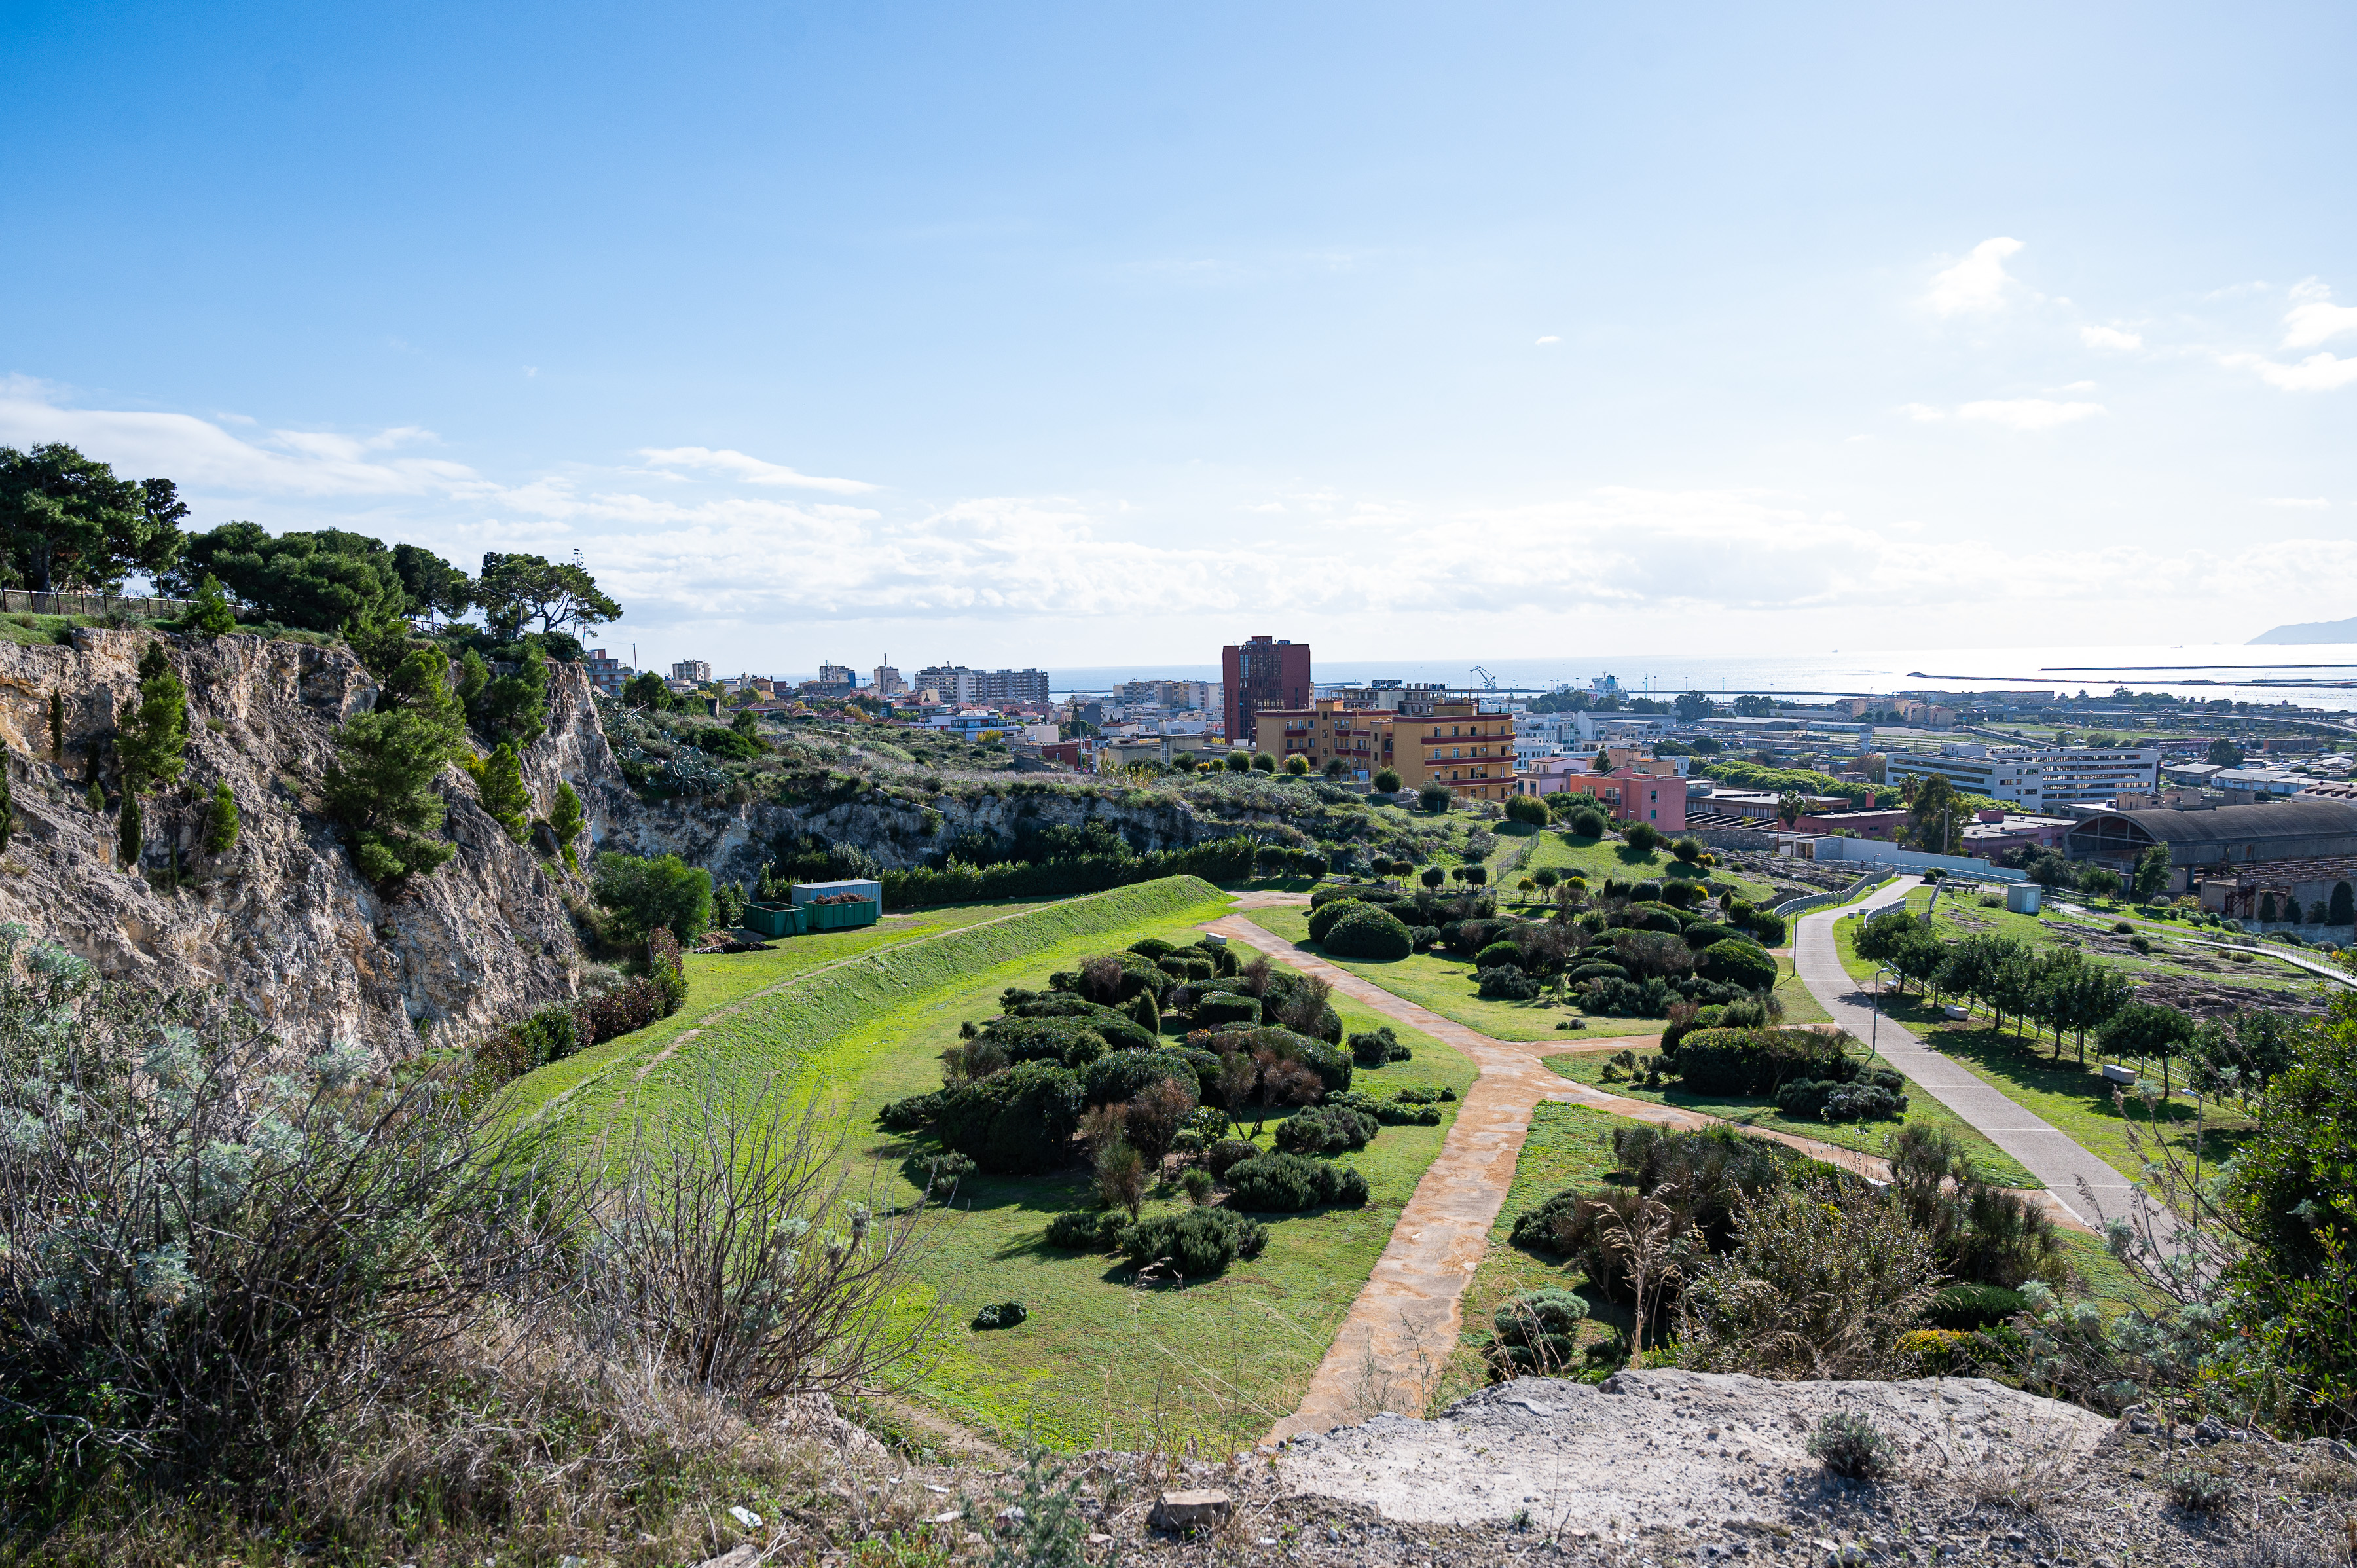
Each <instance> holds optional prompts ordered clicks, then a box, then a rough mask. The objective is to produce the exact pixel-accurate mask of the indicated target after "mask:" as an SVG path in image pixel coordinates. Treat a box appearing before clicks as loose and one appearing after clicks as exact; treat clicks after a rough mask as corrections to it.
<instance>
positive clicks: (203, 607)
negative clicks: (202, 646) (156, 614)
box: [180, 572, 237, 642]
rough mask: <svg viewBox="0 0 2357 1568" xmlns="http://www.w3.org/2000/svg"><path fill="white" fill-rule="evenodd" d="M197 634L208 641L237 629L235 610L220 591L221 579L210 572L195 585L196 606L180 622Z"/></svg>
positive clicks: (227, 597) (225, 595)
mask: <svg viewBox="0 0 2357 1568" xmlns="http://www.w3.org/2000/svg"><path fill="white" fill-rule="evenodd" d="M180 624H181V625H182V626H184V627H186V628H188V630H190V631H192V632H194V633H195V634H196V635H197V636H199V637H201V638H203V639H205V640H206V641H207V642H210V641H211V640H212V639H215V638H217V637H226V636H228V635H229V634H230V633H231V632H232V631H235V630H236V629H237V612H236V611H235V610H232V609H231V608H230V606H229V596H228V595H227V594H225V593H223V592H222V591H221V579H220V578H218V577H216V576H214V575H212V574H211V573H210V572H208V573H206V574H205V580H204V581H203V582H201V583H199V584H198V585H197V606H196V608H194V609H192V610H190V611H189V612H188V616H187V618H185V619H183V620H182V621H181V623H180Z"/></svg>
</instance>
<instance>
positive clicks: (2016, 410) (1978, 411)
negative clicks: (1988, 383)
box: [1956, 397, 2104, 430]
mask: <svg viewBox="0 0 2357 1568" xmlns="http://www.w3.org/2000/svg"><path fill="white" fill-rule="evenodd" d="M2103 412H2104V405H2103V404H2102V403H2055V402H2053V401H2052V400H2051V399H2049V398H2042V397H2016V398H1984V399H1983V400H1981V401H1980V402H1978V403H1965V404H1964V406H1963V407H1961V408H1959V409H1957V410H1956V417H1957V418H1958V419H1975V420H1979V421H1980V422H1982V423H1983V424H2001V425H2003V426H2005V427H2006V428H2007V430H2052V429H2054V428H2055V427H2057V426H2058V425H2064V424H2076V423H2077V422H2078V421H2080V420H2082V419H2092V418H2093V417H2094V416H2095V415H2096V414H2099V413H2103Z"/></svg>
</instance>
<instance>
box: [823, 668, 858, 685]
mask: <svg viewBox="0 0 2357 1568" xmlns="http://www.w3.org/2000/svg"><path fill="white" fill-rule="evenodd" d="M818 683H819V684H820V685H822V686H856V685H858V684H859V671H856V670H854V669H853V668H852V667H851V666H850V665H848V664H821V665H820V666H819V667H818Z"/></svg>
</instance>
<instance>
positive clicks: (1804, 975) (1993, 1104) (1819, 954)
mask: <svg viewBox="0 0 2357 1568" xmlns="http://www.w3.org/2000/svg"><path fill="white" fill-rule="evenodd" d="M1922 885H1923V884H1922V879H1921V877H1914V876H1908V877H1901V878H1900V879H1899V880H1898V881H1895V882H1892V883H1890V884H1889V885H1888V886H1883V887H1879V888H1877V889H1876V890H1875V891H1874V892H1873V893H1871V894H1869V895H1867V898H1866V901H1865V903H1863V904H1862V905H1852V906H1850V907H1849V908H1846V909H1842V910H1826V911H1825V912H1824V913H1822V914H1815V915H1804V916H1803V917H1802V918H1801V922H1800V924H1799V926H1798V927H1797V928H1796V929H1794V931H1793V935H1792V967H1793V969H1794V970H1795V971H1796V972H1798V973H1799V974H1800V977H1801V983H1803V985H1806V986H1807V987H1808V988H1809V993H1810V994H1811V995H1813V996H1814V997H1815V998H1816V999H1817V1001H1818V1002H1819V1003H1820V1004H1823V1005H1824V1009H1825V1011H1826V1012H1828V1013H1830V1014H1832V1015H1833V1020H1834V1022H1835V1024H1837V1025H1839V1026H1841V1027H1843V1028H1845V1029H1847V1030H1848V1031H1849V1032H1850V1033H1851V1034H1853V1035H1856V1036H1857V1037H1858V1038H1859V1039H1861V1040H1871V1041H1873V1043H1874V1047H1875V1048H1876V1049H1877V1050H1878V1051H1880V1052H1881V1053H1882V1055H1883V1057H1884V1058H1886V1059H1887V1060H1889V1063H1890V1065H1891V1066H1893V1067H1895V1068H1897V1069H1899V1070H1900V1072H1901V1073H1904V1074H1905V1075H1906V1076H1907V1079H1908V1080H1909V1081H1910V1082H1911V1083H1912V1084H1914V1085H1915V1086H1916V1087H1917V1088H1919V1089H1921V1090H1923V1092H1925V1093H1926V1094H1929V1095H1930V1096H1931V1097H1932V1099H1934V1100H1936V1101H1939V1102H1940V1103H1941V1104H1943V1105H1944V1106H1946V1107H1947V1108H1948V1109H1949V1110H1951V1111H1953V1112H1955V1113H1956V1114H1957V1115H1958V1116H1960V1117H1962V1118H1964V1121H1965V1122H1969V1123H1971V1124H1972V1126H1973V1127H1974V1128H1975V1129H1976V1130H1977V1131H1979V1132H1981V1133H1985V1134H1986V1136H1987V1138H1988V1140H1989V1142H1991V1143H1993V1144H1996V1146H1997V1147H1998V1148H2000V1149H2003V1150H2004V1151H2005V1152H2006V1153H2007V1154H2008V1155H2012V1156H2013V1157H2014V1158H2015V1159H2017V1160H2019V1161H2020V1162H2021V1163H2022V1164H2023V1165H2027V1166H2028V1167H2029V1170H2030V1173H2031V1174H2032V1175H2034V1176H2037V1177H2038V1179H2039V1180H2040V1181H2042V1182H2044V1183H2045V1184H2046V1187H2047V1190H2048V1191H2050V1193H2052V1194H2053V1195H2054V1197H2055V1198H2056V1199H2057V1200H2058V1201H2060V1203H2061V1205H2062V1207H2063V1208H2067V1209H2069V1210H2070V1211H2071V1213H2072V1215H2073V1216H2075V1217H2076V1218H2077V1219H2079V1220H2080V1221H2081V1222H2082V1223H2083V1224H2085V1225H2087V1226H2089V1227H2091V1228H2098V1227H2100V1225H2101V1223H2102V1220H2101V1219H2100V1217H2099V1216H2098V1215H2097V1214H2096V1213H2095V1212H2093V1209H2091V1208H2089V1206H2088V1202H2087V1197H2086V1195H2085V1194H2083V1192H2082V1191H2081V1184H2082V1183H2084V1184H2085V1186H2086V1187H2088V1188H2090V1189H2092V1190H2093V1195H2094V1199H2095V1205H2096V1207H2098V1208H2101V1209H2102V1211H2103V1213H2104V1214H2105V1215H2120V1214H2126V1213H2127V1212H2128V1208H2129V1200H2128V1192H2129V1183H2128V1179H2127V1177H2126V1176H2122V1175H2121V1174H2120V1173H2119V1172H2117V1171H2115V1170H2114V1169H2113V1168H2112V1167H2111V1166H2110V1165H2106V1164H2104V1162H2103V1161H2102V1160H2099V1159H2097V1158H2096V1157H2095V1156H2094V1155H2093V1154H2091V1153H2089V1152H2088V1151H2087V1150H2086V1149H2085V1148H2083V1146H2081V1145H2080V1144H2079V1143H2078V1142H2077V1140H2075V1139H2073V1138H2072V1137H2071V1136H2070V1135H2069V1134H2067V1133H2063V1132H2062V1131H2061V1129H2060V1128H2057V1127H2055V1126H2054V1125H2052V1124H2051V1123H2050V1122H2047V1121H2046V1120H2045V1119H2043V1118H2042V1117H2040V1116H2036V1115H2033V1114H2032V1113H2031V1112H2029V1111H2026V1110H2024V1109H2023V1108H2022V1107H2021V1106H2019V1105H2017V1104H2015V1103H2014V1102H2013V1101H2011V1100H2009V1099H2007V1097H2006V1096H2005V1094H2004V1093H2002V1092H2001V1091H1999V1090H1996V1089H1993V1088H1991V1087H1990V1086H1989V1085H1988V1084H1986V1082H1984V1081H1982V1080H1981V1079H1979V1078H1977V1077H1975V1075H1974V1074H1973V1073H1971V1072H1970V1071H1968V1070H1966V1069H1964V1068H1961V1067H1959V1066H1957V1065H1956V1064H1955V1063H1954V1062H1952V1061H1950V1060H1949V1059H1948V1058H1945V1057H1943V1056H1942V1055H1941V1054H1940V1053H1939V1052H1937V1051H1935V1050H1933V1049H1932V1048H1931V1047H1927V1046H1926V1045H1925V1044H1924V1043H1923V1042H1922V1041H1921V1040H1920V1039H1918V1038H1917V1037H1916V1036H1914V1035H1912V1034H1910V1033H1909V1032H1908V1031H1907V1030H1906V1029H1904V1028H1901V1027H1900V1026H1899V1025H1897V1024H1894V1023H1892V1022H1891V1021H1890V1020H1889V1019H1888V1018H1883V1019H1881V1020H1879V1021H1878V1020H1877V1019H1876V1017H1875V1011H1874V1006H1873V1003H1872V998H1871V996H1870V994H1869V993H1868V992H1867V990H1866V989H1865V988H1863V987H1861V986H1860V985H1859V984H1858V983H1857V982H1856V981H1854V980H1852V979H1851V978H1850V977H1849V973H1848V972H1847V971H1846V970H1844V969H1843V968H1842V962H1841V955H1840V953H1839V952H1838V951H1837V950H1835V946H1834V922H1835V920H1837V919H1840V918H1844V917H1845V916H1855V917H1857V918H1861V919H1862V918H1867V915H1870V914H1872V913H1873V912H1874V911H1876V910H1878V909H1884V908H1889V907H1890V906H1891V905H1894V904H1899V903H1903V902H1905V900H1906V897H1907V895H1908V894H1909V893H1910V892H1912V891H1914V890H1915V889H1916V888H1918V887H1920V886H1922ZM1861 910H1863V911H1864V912H1865V913H1864V914H1861V913H1860V911H1861Z"/></svg>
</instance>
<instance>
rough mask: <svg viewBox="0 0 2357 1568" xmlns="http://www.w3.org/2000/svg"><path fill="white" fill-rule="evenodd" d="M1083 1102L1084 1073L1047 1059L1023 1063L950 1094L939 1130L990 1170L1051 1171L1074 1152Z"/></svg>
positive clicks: (943, 1106) (944, 1139)
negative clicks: (1073, 1142)
mask: <svg viewBox="0 0 2357 1568" xmlns="http://www.w3.org/2000/svg"><path fill="white" fill-rule="evenodd" d="M1081 1106H1082V1099H1081V1080H1080V1078H1079V1077H1078V1075H1076V1074H1074V1073H1072V1072H1071V1071H1070V1070H1069V1069H1064V1068H1060V1067H1056V1066H1051V1065H1050V1064H1049V1063H1047V1062H1043V1061H1033V1062H1020V1063H1017V1065H1016V1066H1014V1067H1011V1068H1008V1069H1006V1071H1005V1072H995V1073H993V1074H991V1075H990V1076H989V1077H988V1078H985V1079H981V1080H980V1081H978V1082H974V1083H969V1084H967V1085H966V1086H965V1087H963V1089H959V1090H952V1091H951V1092H950V1093H948V1094H945V1095H944V1096H943V1097H942V1103H941V1108H940V1110H939V1112H937V1119H936V1130H937V1131H938V1132H939V1133H940V1136H941V1140H942V1143H944V1144H948V1145H949V1146H950V1147H951V1148H952V1149H955V1150H957V1151H958V1152H959V1153H960V1154H963V1155H972V1156H973V1158H974V1163H975V1164H977V1165H980V1166H981V1167H982V1168H983V1169H984V1170H986V1171H1041V1170H1051V1169H1053V1168H1054V1167H1055V1166H1057V1165H1061V1164H1062V1163H1063V1162H1064V1160H1065V1159H1066V1157H1067V1156H1068V1155H1069V1154H1070V1144H1071V1140H1072V1133H1073V1132H1074V1131H1075V1130H1076V1129H1077V1128H1078V1127H1079V1126H1080V1122H1081Z"/></svg>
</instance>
